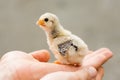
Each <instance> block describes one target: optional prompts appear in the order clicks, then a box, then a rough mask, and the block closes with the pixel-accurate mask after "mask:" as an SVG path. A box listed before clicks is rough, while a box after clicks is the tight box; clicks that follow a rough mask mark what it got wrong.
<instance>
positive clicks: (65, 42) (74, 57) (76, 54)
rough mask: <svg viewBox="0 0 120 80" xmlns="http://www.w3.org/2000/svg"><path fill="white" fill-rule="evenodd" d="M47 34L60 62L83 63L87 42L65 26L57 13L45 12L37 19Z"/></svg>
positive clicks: (50, 45) (51, 47) (52, 49)
mask: <svg viewBox="0 0 120 80" xmlns="http://www.w3.org/2000/svg"><path fill="white" fill-rule="evenodd" d="M37 25H39V26H40V27H41V28H42V29H43V30H44V31H45V32H46V35H47V41H48V45H49V47H50V50H51V51H52V52H53V53H54V55H55V57H56V58H57V60H58V62H60V63H62V64H81V62H82V59H83V58H84V56H85V55H86V54H87V53H88V47H87V45H86V44H85V42H84V41H83V40H82V39H81V38H79V37H77V36H76V35H73V34H72V33H71V32H70V31H68V30H66V29H64V28H63V26H62V25H61V24H60V22H59V19H58V17H57V16H56V15H54V14H51V13H45V14H43V15H42V16H41V17H40V18H39V20H38V21H37Z"/></svg>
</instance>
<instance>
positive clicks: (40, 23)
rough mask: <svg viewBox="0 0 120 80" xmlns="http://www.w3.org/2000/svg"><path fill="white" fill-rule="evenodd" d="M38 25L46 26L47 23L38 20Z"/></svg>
mask: <svg viewBox="0 0 120 80" xmlns="http://www.w3.org/2000/svg"><path fill="white" fill-rule="evenodd" d="M36 24H37V25H41V26H44V25H45V22H44V20H38V21H37V22H36Z"/></svg>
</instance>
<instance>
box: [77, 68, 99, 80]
mask: <svg viewBox="0 0 120 80" xmlns="http://www.w3.org/2000/svg"><path fill="white" fill-rule="evenodd" d="M96 75H97V71H96V69H95V68H94V67H86V68H83V69H82V70H80V71H77V73H76V76H77V77H78V79H76V80H91V79H93V78H94V77H95V76H96Z"/></svg>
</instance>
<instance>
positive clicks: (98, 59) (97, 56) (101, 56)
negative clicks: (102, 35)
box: [82, 48, 113, 68]
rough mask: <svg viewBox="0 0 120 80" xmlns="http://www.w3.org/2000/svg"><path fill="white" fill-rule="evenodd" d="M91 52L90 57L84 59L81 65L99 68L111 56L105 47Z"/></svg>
mask: <svg viewBox="0 0 120 80" xmlns="http://www.w3.org/2000/svg"><path fill="white" fill-rule="evenodd" d="M93 54H94V55H93V56H91V58H88V59H85V60H84V62H83V64H82V66H94V67H95V68H99V67H100V66H101V65H102V64H104V63H105V62H106V61H107V60H108V59H110V58H111V57H112V56H113V54H112V52H111V51H110V50H109V49H107V48H104V49H101V50H98V51H95V52H94V53H93ZM88 56H89V55H88Z"/></svg>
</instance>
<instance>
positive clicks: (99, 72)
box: [96, 67, 104, 80]
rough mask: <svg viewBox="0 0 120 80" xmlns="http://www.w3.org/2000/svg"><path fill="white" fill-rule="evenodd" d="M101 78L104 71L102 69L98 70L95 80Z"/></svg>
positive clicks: (100, 79)
mask: <svg viewBox="0 0 120 80" xmlns="http://www.w3.org/2000/svg"><path fill="white" fill-rule="evenodd" d="M103 76H104V69H103V67H100V68H99V69H98V73H97V76H96V80H102V78H103Z"/></svg>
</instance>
